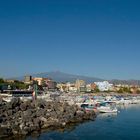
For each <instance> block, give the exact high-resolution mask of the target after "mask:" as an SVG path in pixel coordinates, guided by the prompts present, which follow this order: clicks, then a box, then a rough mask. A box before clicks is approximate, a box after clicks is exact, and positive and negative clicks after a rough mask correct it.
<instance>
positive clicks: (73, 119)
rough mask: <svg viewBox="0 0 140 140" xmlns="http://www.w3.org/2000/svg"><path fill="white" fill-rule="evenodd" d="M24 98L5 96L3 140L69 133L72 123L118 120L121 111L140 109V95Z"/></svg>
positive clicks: (1, 122)
mask: <svg viewBox="0 0 140 140" xmlns="http://www.w3.org/2000/svg"><path fill="white" fill-rule="evenodd" d="M24 92H25V91H24ZM13 93H14V94H13V95H15V91H14V92H13ZM17 93H18V94H17ZM21 93H22V97H20V96H19V95H20V94H21ZM24 94H25V93H24ZM24 94H23V92H21V91H20V92H16V95H18V96H11V97H8V96H7V97H5V96H1V102H0V106H1V108H0V111H1V116H0V126H1V127H0V129H1V138H2V137H3V138H5V137H6V138H7V137H9V136H10V137H17V136H24V137H25V138H26V136H29V135H32V134H34V133H36V134H38V135H42V133H43V132H45V131H46V132H47V131H48V130H49V131H52V132H53V131H54V132H55V131H56V130H58V129H63V130H64V131H65V129H67V127H68V126H69V125H70V124H71V123H72V124H73V126H74V124H75V126H76V125H77V124H79V125H80V123H83V122H84V121H91V120H96V117H97V118H98V117H100V116H117V114H118V115H119V114H120V113H122V112H123V109H122V108H121V107H124V108H125V107H127V106H135V107H136V106H138V107H139V106H140V96H139V95H129V94H128V95H118V94H110V95H109V94H107V95H105V93H100V94H98V95H97V94H96V95H95V94H93V95H92V94H75V93H62V92H48V93H47V94H45V93H44V94H39V95H38V96H37V98H36V99H34V97H33V94H31V92H27V93H26V94H29V95H30V96H23V95H24ZM16 120H18V121H17V122H16V123H14V122H15V121H16ZM42 130H43V131H42Z"/></svg>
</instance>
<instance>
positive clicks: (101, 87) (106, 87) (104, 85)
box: [95, 81, 113, 91]
mask: <svg viewBox="0 0 140 140" xmlns="http://www.w3.org/2000/svg"><path fill="white" fill-rule="evenodd" d="M95 84H96V85H97V87H98V88H99V90H100V91H109V90H111V89H112V88H113V84H110V83H109V82H108V81H103V82H95Z"/></svg>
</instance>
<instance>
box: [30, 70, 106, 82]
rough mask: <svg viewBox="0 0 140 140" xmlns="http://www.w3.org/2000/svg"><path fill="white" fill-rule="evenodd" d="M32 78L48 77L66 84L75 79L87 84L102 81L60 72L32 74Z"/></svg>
mask: <svg viewBox="0 0 140 140" xmlns="http://www.w3.org/2000/svg"><path fill="white" fill-rule="evenodd" d="M32 76H33V77H48V78H51V79H53V80H55V81H57V82H67V81H68V82H75V81H76V80H77V79H82V80H85V81H86V82H87V83H92V82H95V81H103V79H100V78H95V77H89V76H82V75H74V74H68V73H63V72H60V71H54V72H45V73H39V74H33V75H32Z"/></svg>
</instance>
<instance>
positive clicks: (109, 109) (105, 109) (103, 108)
mask: <svg viewBox="0 0 140 140" xmlns="http://www.w3.org/2000/svg"><path fill="white" fill-rule="evenodd" d="M97 110H98V111H99V112H100V113H117V112H118V109H117V108H116V107H114V108H112V107H110V106H100V107H97Z"/></svg>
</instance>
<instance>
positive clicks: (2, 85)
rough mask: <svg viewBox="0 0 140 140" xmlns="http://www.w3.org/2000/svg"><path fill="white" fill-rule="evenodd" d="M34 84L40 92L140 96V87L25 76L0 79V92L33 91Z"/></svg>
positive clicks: (104, 82) (105, 82) (107, 82)
mask: <svg viewBox="0 0 140 140" xmlns="http://www.w3.org/2000/svg"><path fill="white" fill-rule="evenodd" d="M34 84H36V85H37V88H38V90H40V91H42V92H43V91H46V92H47V91H60V92H65V93H68V92H71V93H100V92H106V93H113V92H114V93H130V94H139V93H140V85H137V84H134V85H128V84H113V83H110V82H109V81H100V82H99V81H98V82H96V81H95V82H92V83H87V82H86V81H84V80H82V79H77V80H76V81H74V82H56V81H54V80H53V79H51V78H46V77H32V76H25V77H24V80H20V81H19V80H13V79H5V80H4V79H2V78H1V79H0V92H1V93H2V92H5V93H6V92H7V93H8V91H12V90H27V91H29V90H33V89H34V86H33V85H34Z"/></svg>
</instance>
